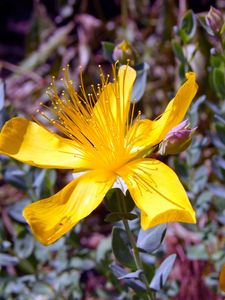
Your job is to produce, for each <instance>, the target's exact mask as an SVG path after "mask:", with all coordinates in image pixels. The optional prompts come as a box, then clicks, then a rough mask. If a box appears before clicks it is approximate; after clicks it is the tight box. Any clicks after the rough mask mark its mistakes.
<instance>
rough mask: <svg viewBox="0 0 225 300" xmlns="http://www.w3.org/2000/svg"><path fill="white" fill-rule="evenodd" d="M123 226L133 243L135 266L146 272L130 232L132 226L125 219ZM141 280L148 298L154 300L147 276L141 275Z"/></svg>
mask: <svg viewBox="0 0 225 300" xmlns="http://www.w3.org/2000/svg"><path fill="white" fill-rule="evenodd" d="M123 224H124V227H125V230H126V232H127V235H128V238H129V240H130V243H131V247H132V249H133V254H134V260H135V264H136V266H137V269H141V270H144V268H143V264H142V261H141V259H140V255H139V250H138V248H137V246H136V242H135V239H134V236H133V234H132V232H131V230H130V226H129V223H128V221H127V220H126V219H123ZM140 278H141V280H142V281H143V283H144V284H145V286H146V291H147V297H148V299H149V300H154V299H155V297H154V295H153V293H152V291H151V289H150V287H149V284H148V280H147V277H146V275H145V273H142V274H140Z"/></svg>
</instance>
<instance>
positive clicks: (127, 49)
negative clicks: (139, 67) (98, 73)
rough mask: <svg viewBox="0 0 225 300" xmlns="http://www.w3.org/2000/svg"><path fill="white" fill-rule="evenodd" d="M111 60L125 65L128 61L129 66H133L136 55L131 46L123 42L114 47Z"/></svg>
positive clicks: (125, 41)
mask: <svg viewBox="0 0 225 300" xmlns="http://www.w3.org/2000/svg"><path fill="white" fill-rule="evenodd" d="M113 59H114V60H115V61H116V60H119V61H120V62H121V63H127V60H128V59H129V60H130V61H131V62H130V63H131V65H133V64H134V60H135V59H136V54H135V51H134V49H133V48H132V46H131V44H130V43H129V42H128V41H127V40H124V41H122V42H121V43H120V44H118V45H116V47H115V48H114V50H113Z"/></svg>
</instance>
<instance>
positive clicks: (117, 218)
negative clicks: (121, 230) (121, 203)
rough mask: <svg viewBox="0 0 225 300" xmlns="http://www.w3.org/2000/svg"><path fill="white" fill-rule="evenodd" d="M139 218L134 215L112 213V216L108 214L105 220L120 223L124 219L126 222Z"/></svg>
mask: <svg viewBox="0 0 225 300" xmlns="http://www.w3.org/2000/svg"><path fill="white" fill-rule="evenodd" d="M137 218H138V216H137V215H135V214H132V213H119V212H118V213H117V212H115V213H111V214H108V215H107V216H106V218H105V219H104V221H105V222H109V223H111V222H117V221H120V220H122V219H125V220H135V219H137Z"/></svg>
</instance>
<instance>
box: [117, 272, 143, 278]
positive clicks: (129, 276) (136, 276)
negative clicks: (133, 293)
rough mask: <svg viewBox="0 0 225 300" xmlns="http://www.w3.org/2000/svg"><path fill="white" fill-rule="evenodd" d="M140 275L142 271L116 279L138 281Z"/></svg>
mask: <svg viewBox="0 0 225 300" xmlns="http://www.w3.org/2000/svg"><path fill="white" fill-rule="evenodd" d="M142 273H143V270H137V271H135V272H131V273H127V274H125V275H123V276H120V277H119V278H118V279H139V278H140V275H141V274H142Z"/></svg>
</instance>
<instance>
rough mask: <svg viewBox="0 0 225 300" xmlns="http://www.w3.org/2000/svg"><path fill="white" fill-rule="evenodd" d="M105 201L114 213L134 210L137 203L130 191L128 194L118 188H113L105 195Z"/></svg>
mask: <svg viewBox="0 0 225 300" xmlns="http://www.w3.org/2000/svg"><path fill="white" fill-rule="evenodd" d="M104 203H105V206H106V208H107V209H108V210H109V211H111V212H112V213H119V212H121V213H129V212H131V211H132V210H133V208H134V206H135V204H134V201H133V199H132V198H131V196H130V193H129V192H126V196H125V195H124V194H123V192H122V191H121V190H120V189H118V188H113V189H111V190H110V191H108V193H107V194H106V196H105V199H104Z"/></svg>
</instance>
